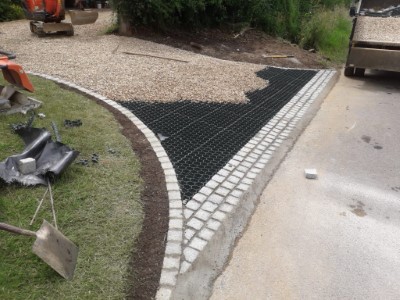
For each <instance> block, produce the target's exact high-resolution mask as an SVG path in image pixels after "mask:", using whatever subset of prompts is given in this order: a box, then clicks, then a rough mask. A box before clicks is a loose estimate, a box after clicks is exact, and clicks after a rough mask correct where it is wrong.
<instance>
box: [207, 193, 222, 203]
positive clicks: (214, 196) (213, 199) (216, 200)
mask: <svg viewBox="0 0 400 300" xmlns="http://www.w3.org/2000/svg"><path fill="white" fill-rule="evenodd" d="M208 201H211V202H213V203H215V204H220V203H222V201H224V197H222V196H220V195H217V194H212V195H211V196H210V197H208Z"/></svg>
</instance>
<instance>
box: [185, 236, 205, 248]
mask: <svg viewBox="0 0 400 300" xmlns="http://www.w3.org/2000/svg"><path fill="white" fill-rule="evenodd" d="M206 245H207V241H205V240H202V239H200V238H197V237H195V238H193V240H192V241H191V242H190V244H189V246H190V247H192V248H194V249H196V250H199V251H201V250H203V249H204V247H205V246H206Z"/></svg>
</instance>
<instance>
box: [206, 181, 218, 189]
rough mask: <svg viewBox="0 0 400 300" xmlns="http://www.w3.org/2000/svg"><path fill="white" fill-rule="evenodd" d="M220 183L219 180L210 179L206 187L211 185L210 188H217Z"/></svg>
mask: <svg viewBox="0 0 400 300" xmlns="http://www.w3.org/2000/svg"><path fill="white" fill-rule="evenodd" d="M218 185H219V183H218V182H216V181H214V180H210V181H209V182H207V184H206V187H209V188H210V189H215V188H216V187H217V186H218Z"/></svg>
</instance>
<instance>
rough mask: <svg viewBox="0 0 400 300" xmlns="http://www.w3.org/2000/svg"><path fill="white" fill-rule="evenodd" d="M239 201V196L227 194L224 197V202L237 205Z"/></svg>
mask: <svg viewBox="0 0 400 300" xmlns="http://www.w3.org/2000/svg"><path fill="white" fill-rule="evenodd" d="M239 201H240V198H237V197H234V196H228V197H227V198H226V202H227V203H229V204H232V205H238V203H239Z"/></svg>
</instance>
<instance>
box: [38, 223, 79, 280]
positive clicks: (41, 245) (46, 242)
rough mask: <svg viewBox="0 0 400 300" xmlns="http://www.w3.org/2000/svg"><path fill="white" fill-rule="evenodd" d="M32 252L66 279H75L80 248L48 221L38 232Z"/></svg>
mask: <svg viewBox="0 0 400 300" xmlns="http://www.w3.org/2000/svg"><path fill="white" fill-rule="evenodd" d="M32 251H33V253H35V254H36V255H37V256H38V257H40V258H41V259H42V260H43V261H44V262H45V263H47V264H48V265H49V266H50V267H51V268H53V269H54V270H55V271H56V272H57V273H58V274H60V275H61V276H62V277H64V278H65V279H67V280H71V279H72V278H73V277H74V272H75V267H76V262H77V259H78V247H77V246H76V245H75V244H74V243H73V242H71V241H70V240H69V239H68V238H66V237H65V236H64V235H63V234H62V233H61V232H60V231H58V230H57V229H55V228H54V227H53V226H52V225H51V224H50V223H48V222H47V221H46V220H43V224H42V226H41V227H40V229H39V230H38V231H37V232H36V241H35V243H34V244H33V247H32Z"/></svg>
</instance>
